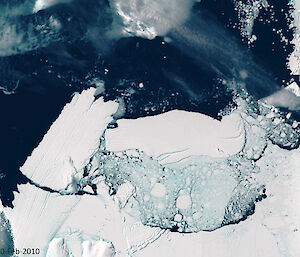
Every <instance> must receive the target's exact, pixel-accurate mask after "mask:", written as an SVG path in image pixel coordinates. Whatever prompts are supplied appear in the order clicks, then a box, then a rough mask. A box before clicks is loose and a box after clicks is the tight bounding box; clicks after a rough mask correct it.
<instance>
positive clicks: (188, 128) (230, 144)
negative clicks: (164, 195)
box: [105, 110, 245, 164]
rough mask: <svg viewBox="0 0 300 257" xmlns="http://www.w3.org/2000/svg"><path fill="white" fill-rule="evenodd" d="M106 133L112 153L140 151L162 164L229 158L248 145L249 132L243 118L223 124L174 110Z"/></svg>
mask: <svg viewBox="0 0 300 257" xmlns="http://www.w3.org/2000/svg"><path fill="white" fill-rule="evenodd" d="M117 124H118V127H117V128H114V129H109V130H107V131H106V133H105V145H106V149H107V150H109V151H124V150H129V149H139V150H141V151H143V152H145V153H146V154H147V155H149V156H151V157H153V158H155V159H157V160H158V161H159V163H161V164H168V163H172V162H178V161H180V160H183V159H186V158H188V157H191V156H201V155H208V156H212V157H228V156H232V155H234V154H237V153H238V152H240V151H241V150H242V148H243V146H244V144H245V128H244V124H243V121H242V119H241V117H240V115H239V114H237V113H234V114H231V115H229V116H224V117H223V118H222V121H218V120H215V119H213V118H211V117H209V116H206V115H204V114H201V113H196V112H187V111H180V110H173V111H169V112H167V113H163V114H159V115H156V116H148V117H144V118H139V119H128V120H126V119H120V120H118V121H117Z"/></svg>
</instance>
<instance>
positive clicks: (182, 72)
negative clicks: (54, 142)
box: [0, 0, 297, 206]
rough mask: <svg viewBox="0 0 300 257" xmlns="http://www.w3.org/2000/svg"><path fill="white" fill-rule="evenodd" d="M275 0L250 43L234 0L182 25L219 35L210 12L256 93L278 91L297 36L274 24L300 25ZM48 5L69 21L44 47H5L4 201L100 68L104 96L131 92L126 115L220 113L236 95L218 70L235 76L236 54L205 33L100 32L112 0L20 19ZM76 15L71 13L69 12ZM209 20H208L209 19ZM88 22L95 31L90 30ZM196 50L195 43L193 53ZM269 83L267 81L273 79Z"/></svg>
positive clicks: (222, 0) (0, 103)
mask: <svg viewBox="0 0 300 257" xmlns="http://www.w3.org/2000/svg"><path fill="white" fill-rule="evenodd" d="M269 4H270V5H273V6H274V8H273V9H272V10H270V9H268V10H264V11H261V12H260V17H259V18H258V19H256V21H255V23H254V28H253V34H255V35H257V40H256V41H255V42H254V43H253V44H252V45H251V46H250V47H249V46H248V44H247V42H246V40H244V38H242V37H241V36H240V31H239V30H238V29H237V28H236V27H235V24H238V23H239V21H238V16H237V11H236V10H235V9H234V5H233V4H232V2H231V1H229V0H215V1H214V0H202V1H201V2H200V3H198V4H197V5H196V6H195V7H194V15H193V17H194V19H195V21H196V22H193V20H191V21H189V22H190V24H193V25H192V26H189V23H187V24H186V25H183V28H185V31H189V32H190V33H191V34H193V35H197V33H198V34H199V35H201V33H202V35H204V36H206V37H207V38H208V39H214V37H215V36H216V35H215V34H214V33H213V32H209V31H210V28H208V29H207V28H206V29H204V28H203V25H200V24H198V23H197V22H198V21H199V19H200V20H201V19H203V13H204V14H205V15H206V16H204V17H209V19H211V22H213V23H212V24H213V25H212V28H217V29H218V30H219V31H220V35H222V36H223V37H224V39H225V40H224V42H225V45H226V44H227V47H228V49H229V48H230V47H231V46H228V44H229V43H231V42H234V45H235V47H236V49H238V51H239V52H238V53H242V54H239V55H237V57H236V58H233V59H234V60H236V59H237V60H238V62H237V63H240V64H242V63H248V64H247V65H245V68H247V69H248V68H249V70H250V73H249V74H250V75H252V73H253V75H252V76H249V78H247V79H246V80H245V81H243V82H244V83H245V84H246V88H248V90H249V92H250V93H252V94H253V95H254V97H256V98H257V99H258V98H260V97H263V96H265V95H266V94H267V93H272V92H275V91H276V90H277V89H278V88H280V87H282V86H285V85H286V84H285V83H286V82H289V81H291V80H292V79H294V80H297V78H296V77H291V76H290V74H289V71H288V70H287V68H286V59H287V57H288V55H289V54H290V53H291V51H292V50H293V46H292V45H290V44H288V45H285V44H283V43H282V42H281V41H280V37H279V36H278V34H276V33H274V31H273V29H274V28H275V30H279V29H282V33H284V35H285V36H286V38H288V39H291V38H292V35H293V34H292V33H293V31H292V30H291V29H289V28H288V20H287V19H288V18H289V15H286V14H288V13H289V8H290V7H289V6H288V1H287V0H283V1H275V0H272V1H269ZM271 13H272V14H271ZM51 15H54V16H55V17H58V18H59V19H60V21H61V22H62V26H63V30H62V31H63V32H62V33H61V34H59V35H58V34H54V35H53V40H49V37H47V38H40V40H41V42H45V44H44V45H43V44H42V45H43V47H36V48H35V49H34V50H32V51H28V52H25V53H23V54H16V55H12V56H3V57H0V85H1V86H5V87H6V88H7V89H8V90H12V89H13V88H15V87H16V85H18V87H17V88H16V89H15V90H14V93H13V94H4V93H3V92H0V117H1V126H0V142H1V143H0V148H1V155H0V156H1V159H0V173H2V174H3V175H2V176H1V177H2V178H1V179H0V187H1V188H0V190H1V200H2V202H3V204H4V205H10V206H11V205H12V200H13V190H16V185H17V184H18V183H24V182H25V181H26V178H24V177H23V176H22V174H21V173H20V172H19V167H20V166H21V165H22V164H23V163H24V161H25V160H26V158H27V156H28V155H30V153H31V152H32V150H33V149H34V148H35V147H36V146H37V145H38V143H39V142H40V140H41V139H42V137H43V135H44V134H45V133H46V132H47V130H48V129H49V127H50V125H51V124H52V122H53V121H54V120H55V119H56V118H57V117H58V115H59V114H60V112H61V110H62V108H63V106H64V105H65V104H66V103H67V102H69V101H70V99H71V96H72V94H73V93H74V92H80V91H82V90H83V89H84V88H87V87H88V86H89V85H90V81H92V80H93V79H94V78H98V79H100V80H103V81H104V82H105V88H106V91H105V98H106V99H116V98H122V99H123V100H124V102H125V105H126V111H125V114H124V117H126V118H137V117H141V116H146V115H153V114H158V113H162V112H165V111H168V110H172V109H183V110H191V111H197V112H202V113H205V114H208V115H210V116H212V117H214V118H220V116H219V115H218V113H219V112H220V110H222V109H224V108H225V107H226V106H228V105H229V104H233V101H232V97H233V94H232V91H231V90H229V89H228V88H227V87H226V85H224V83H222V80H220V73H219V70H221V73H222V74H225V75H226V76H227V77H230V76H232V69H229V68H228V67H229V65H232V66H234V65H237V63H236V62H233V61H230V58H229V56H228V60H227V61H226V60H225V61H224V60H223V62H220V63H219V62H218V63H216V61H212V60H218V58H219V55H218V54H219V53H218V52H214V51H212V52H210V55H207V54H206V53H207V51H206V49H203V46H202V45H201V44H197V42H198V41H194V42H193V41H189V44H191V45H189V44H187V43H186V39H187V37H185V38H183V39H182V38H180V37H178V36H176V33H175V32H176V31H175V32H173V34H172V32H171V33H170V37H171V39H172V36H173V41H171V42H170V43H168V42H166V41H164V39H163V38H162V37H157V38H155V39H153V40H149V39H143V38H138V37H131V38H120V39H118V38H114V39H108V38H106V37H105V36H103V37H102V36H101V35H104V32H105V31H106V30H107V29H108V27H109V24H110V23H111V21H112V19H111V15H110V11H109V4H108V2H106V1H102V2H101V1H89V4H82V3H81V2H80V1H73V2H72V3H71V4H66V5H57V6H54V7H51V8H49V9H46V10H43V11H40V12H39V13H37V14H30V15H27V16H22V21H18V22H20V23H21V24H25V25H26V23H30V22H33V23H35V24H41V23H43V21H45V20H47V19H46V17H48V18H49V16H51ZM199 15H200V16H201V15H202V16H201V18H199V17H198V16H199ZM70 17H72V19H73V20H72V22H71V23H68V22H66V20H67V19H68V18H70ZM260 18H261V19H260ZM267 20H270V23H268V22H267ZM64 21H65V22H64ZM18 24H19V23H18ZM99 24H101V26H100V25H99ZM207 24H208V26H209V21H208V22H207ZM20 26H21V25H20ZM184 26H186V27H184ZM91 28H93V33H94V34H93V35H95V37H87V36H85V35H86V32H87V30H89V31H90V30H91ZM187 29H188V30H187ZM223 32H224V33H223ZM50 39H51V37H50ZM28 40H29V39H28ZM46 41H47V42H46ZM49 42H50V43H49ZM187 46H188V48H187ZM187 49H189V50H187ZM190 51H194V52H193V54H190V53H191V52H190ZM214 53H215V54H214ZM224 56H225V57H226V56H227V55H224ZM239 58H240V59H239ZM249 60H251V62H250V61H249ZM247 61H248V62H247ZM211 63H213V64H214V67H215V66H216V65H217V67H218V71H217V70H216V69H215V68H212V65H211ZM249 63H250V64H249ZM257 67H260V68H257ZM234 68H235V67H234ZM236 68H237V67H236ZM257 69H258V70H259V72H257V71H258V70H257ZM261 70H263V71H262V72H261ZM251 72H252V73H251ZM256 75H257V76H256ZM264 79H265V81H268V83H265V82H264ZM269 81H270V82H269ZM140 83H142V85H143V87H140V85H141V84H140ZM264 83H265V84H268V85H266V88H264V87H263V85H264Z"/></svg>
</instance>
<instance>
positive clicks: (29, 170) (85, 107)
mask: <svg viewBox="0 0 300 257" xmlns="http://www.w3.org/2000/svg"><path fill="white" fill-rule="evenodd" d="M94 93H95V89H94V88H91V89H88V90H86V91H83V92H82V93H81V94H76V95H75V96H74V97H73V99H72V101H71V102H70V103H69V104H67V105H66V106H65V107H64V109H63V111H62V112H61V114H60V116H59V117H58V119H57V120H56V121H55V122H54V123H53V124H52V126H51V127H50V129H49V131H48V132H47V134H46V135H45V136H44V138H43V140H42V141H41V142H40V144H39V146H38V147H37V148H35V149H34V151H33V152H32V154H31V156H29V157H28V158H27V160H26V162H25V163H24V165H23V166H22V167H21V168H20V170H21V171H22V173H23V174H24V175H26V176H27V177H28V178H29V179H31V180H32V181H34V183H36V184H39V185H42V186H45V187H49V188H51V189H53V190H56V191H60V192H77V191H78V187H77V184H78V182H79V181H80V179H81V178H82V176H83V173H84V170H83V169H84V167H85V166H86V165H87V164H88V163H89V161H90V159H91V157H92V156H93V155H94V154H95V153H96V151H97V150H98V148H99V144H100V141H99V139H100V137H101V136H102V134H103V132H104V130H105V129H106V127H107V125H108V123H110V122H111V121H112V114H113V113H115V112H116V111H117V108H118V104H117V103H116V102H113V101H109V102H104V100H103V98H99V99H97V100H95V97H94Z"/></svg>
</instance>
